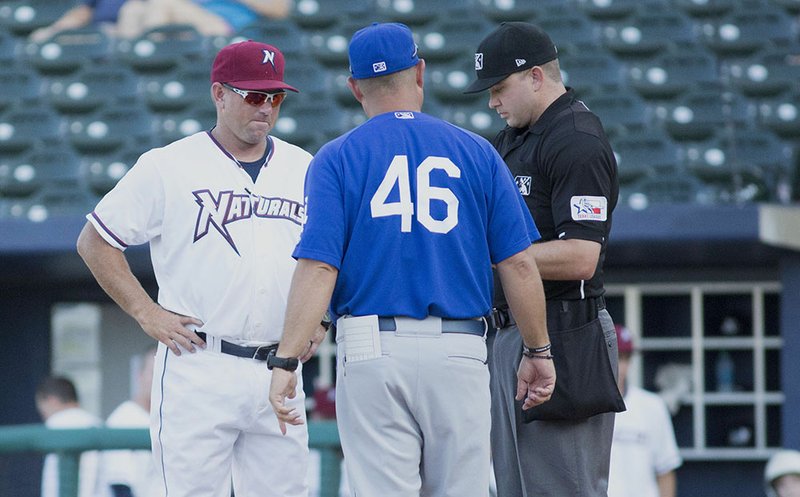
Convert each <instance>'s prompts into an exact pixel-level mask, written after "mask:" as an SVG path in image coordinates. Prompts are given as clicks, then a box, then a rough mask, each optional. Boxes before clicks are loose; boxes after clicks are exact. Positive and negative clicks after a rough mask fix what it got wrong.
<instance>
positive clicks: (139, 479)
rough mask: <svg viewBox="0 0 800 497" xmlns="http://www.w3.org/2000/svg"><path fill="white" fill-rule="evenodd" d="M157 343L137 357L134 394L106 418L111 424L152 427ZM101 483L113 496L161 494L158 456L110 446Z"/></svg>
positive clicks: (155, 495) (103, 464) (149, 496)
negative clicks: (151, 412) (151, 407)
mask: <svg viewBox="0 0 800 497" xmlns="http://www.w3.org/2000/svg"><path fill="white" fill-rule="evenodd" d="M156 351H157V347H151V348H149V349H148V350H147V351H146V352H145V353H143V354H140V355H138V356H136V357H135V362H136V364H135V367H136V376H135V378H134V387H133V388H134V390H133V392H132V395H131V398H130V399H129V400H126V401H125V402H123V403H122V404H120V405H119V406H117V408H116V409H114V411H112V412H111V414H110V415H109V416H108V418H107V419H106V427H108V428H148V427H149V426H150V392H151V384H152V382H153V362H154V361H155V356H156ZM100 483H101V485H102V486H103V488H105V489H106V490H108V491H109V492H110V495H111V497H159V496H161V495H163V494H164V492H163V488H162V487H161V486H160V485H159V484H158V483H159V478H158V473H157V472H156V468H155V460H154V459H153V453H152V451H150V450H109V451H106V452H104V453H103V459H102V471H101V477H100Z"/></svg>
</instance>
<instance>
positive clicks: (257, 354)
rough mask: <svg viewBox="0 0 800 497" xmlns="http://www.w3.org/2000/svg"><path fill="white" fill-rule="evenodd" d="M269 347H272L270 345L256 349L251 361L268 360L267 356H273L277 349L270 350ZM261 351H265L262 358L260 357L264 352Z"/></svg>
mask: <svg viewBox="0 0 800 497" xmlns="http://www.w3.org/2000/svg"><path fill="white" fill-rule="evenodd" d="M270 347H273V346H272V345H259V346H258V347H256V350H255V352H253V360H254V361H266V360H267V359H269V356H271V355H275V351H276V349H277V348H270ZM261 349H266V350H265V352H266V355H265V356H263V357H262V355H263V354H264V352H262V350H261Z"/></svg>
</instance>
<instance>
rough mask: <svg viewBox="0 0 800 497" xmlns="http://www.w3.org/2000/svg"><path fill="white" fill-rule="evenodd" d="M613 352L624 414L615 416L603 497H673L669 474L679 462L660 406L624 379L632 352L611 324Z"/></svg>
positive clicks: (627, 334) (621, 329)
mask: <svg viewBox="0 0 800 497" xmlns="http://www.w3.org/2000/svg"><path fill="white" fill-rule="evenodd" d="M614 327H615V329H616V333H617V346H618V351H619V352H618V353H619V379H618V385H619V390H620V392H622V394H623V395H624V396H625V406H626V407H627V410H626V411H625V412H619V413H617V417H616V421H615V424H614V441H613V442H612V444H611V467H610V475H609V479H608V497H675V496H676V495H677V477H676V475H675V470H676V469H677V468H678V467H679V466H680V465H681V464H682V463H683V459H682V458H681V455H680V452H678V444H677V442H676V441H675V431H674V430H673V428H672V419H671V418H670V415H669V410H668V409H667V405H666V403H665V402H664V401H663V400H662V399H661V397H659V396H658V395H656V394H654V393H652V392H648V391H647V390H644V389H642V388H639V387H637V386H635V385H631V384H630V382H628V381H627V378H628V368H629V366H630V362H631V356H632V354H633V352H634V346H633V335H632V334H631V331H630V330H629V329H628V328H626V327H625V326H622V325H620V324H616V325H615V326H614Z"/></svg>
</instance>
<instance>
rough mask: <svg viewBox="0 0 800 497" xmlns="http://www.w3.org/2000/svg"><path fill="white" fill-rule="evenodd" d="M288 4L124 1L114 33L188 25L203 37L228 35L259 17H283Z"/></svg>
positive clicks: (282, 0) (265, 0)
mask: <svg viewBox="0 0 800 497" xmlns="http://www.w3.org/2000/svg"><path fill="white" fill-rule="evenodd" d="M290 7H291V3H290V0H238V1H237V0H128V1H127V2H125V5H124V6H122V8H121V9H120V13H119V22H118V26H117V34H118V35H119V36H120V37H121V38H135V37H137V36H139V35H141V34H142V33H144V32H145V31H147V30H149V29H153V28H156V27H159V26H165V25H169V24H190V25H192V26H194V27H195V29H197V31H198V32H200V33H201V34H203V35H205V36H230V35H232V34H234V33H235V32H236V31H238V30H239V29H241V28H243V27H244V26H246V25H248V24H250V23H252V22H255V21H257V20H258V19H259V18H262V17H269V18H272V19H283V18H285V17H287V16H288V15H289V8H290Z"/></svg>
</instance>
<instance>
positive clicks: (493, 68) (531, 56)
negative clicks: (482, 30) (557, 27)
mask: <svg viewBox="0 0 800 497" xmlns="http://www.w3.org/2000/svg"><path fill="white" fill-rule="evenodd" d="M556 58H558V51H557V50H556V46H555V44H554V43H553V40H551V39H550V36H549V35H548V34H547V33H545V32H544V31H543V30H542V29H541V28H539V27H538V26H535V25H533V24H530V23H527V22H518V21H514V22H504V23H502V24H501V25H500V26H498V27H497V28H496V29H495V30H494V31H492V32H491V33H489V34H488V35H487V36H486V38H484V39H483V41H482V42H481V43H480V45H478V51H477V52H476V53H475V72H476V74H477V76H478V79H476V80H475V81H473V82H472V84H471V85H469V86H468V87H467V89H466V90H464V93H478V92H481V91H483V90H486V89H489V88H491V87H492V86H494V85H496V84H497V83H499V82H500V81H502V80H504V79H505V78H507V77H508V76H509V75H510V74H513V73H515V72H518V71H522V70H524V69H528V68H531V67H533V66H540V65H542V64H544V63H546V62H550V61H551V60H554V59H556Z"/></svg>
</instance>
